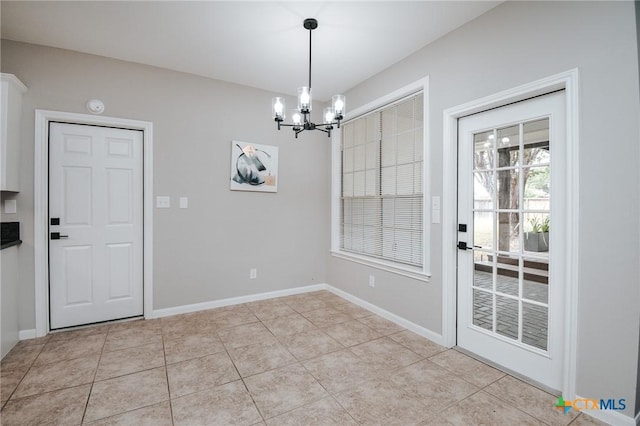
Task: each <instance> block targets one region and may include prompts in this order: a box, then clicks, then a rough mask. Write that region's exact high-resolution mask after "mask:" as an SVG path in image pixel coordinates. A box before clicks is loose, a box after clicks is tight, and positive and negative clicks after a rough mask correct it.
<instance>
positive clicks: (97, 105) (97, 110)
mask: <svg viewBox="0 0 640 426" xmlns="http://www.w3.org/2000/svg"><path fill="white" fill-rule="evenodd" d="M87 109H88V110H89V112H90V113H92V114H102V113H103V112H104V103H103V102H102V101H101V100H100V99H91V100H90V101H89V102H87Z"/></svg>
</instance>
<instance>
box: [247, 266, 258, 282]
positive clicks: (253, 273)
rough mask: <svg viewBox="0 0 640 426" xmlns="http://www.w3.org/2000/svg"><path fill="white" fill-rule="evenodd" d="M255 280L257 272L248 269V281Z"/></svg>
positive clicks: (253, 269)
mask: <svg viewBox="0 0 640 426" xmlns="http://www.w3.org/2000/svg"><path fill="white" fill-rule="evenodd" d="M256 278H258V270H257V269H256V268H251V269H249V279H250V280H255V279H256Z"/></svg>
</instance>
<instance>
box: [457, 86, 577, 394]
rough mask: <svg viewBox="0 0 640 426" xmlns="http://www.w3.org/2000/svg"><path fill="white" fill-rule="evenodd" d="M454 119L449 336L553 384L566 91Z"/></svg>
mask: <svg viewBox="0 0 640 426" xmlns="http://www.w3.org/2000/svg"><path fill="white" fill-rule="evenodd" d="M458 125H459V129H458V143H459V146H458V309H457V312H458V329H457V344H458V346H459V347H461V348H464V349H466V350H468V351H470V352H473V353H475V354H477V355H479V356H480V357H483V358H485V359H488V360H490V361H492V362H495V363H496V364H498V365H501V366H503V367H505V368H507V369H508V370H511V371H513V372H515V373H518V374H521V375H523V376H526V377H528V378H530V379H532V380H534V381H537V382H539V383H541V384H543V385H545V386H547V387H549V388H552V389H556V390H560V389H562V376H563V371H562V370H563V346H564V345H563V339H564V324H563V307H564V297H563V296H564V292H565V289H564V285H565V283H563V281H562V277H564V276H565V275H564V265H565V262H564V253H565V242H564V241H563V240H562V239H561V238H560V235H561V232H559V231H560V230H562V229H563V228H564V227H565V226H566V224H565V223H564V217H565V215H564V209H565V208H566V207H565V201H564V200H565V198H566V189H565V188H566V179H565V177H564V167H563V164H565V162H566V154H565V135H566V118H565V94H564V91H560V92H556V93H552V94H549V95H545V96H541V97H537V98H533V99H529V100H525V101H522V102H518V103H515V104H512V105H509V106H505V107H501V108H497V109H493V110H490V111H487V112H483V113H479V114H475V115H472V116H469V117H465V118H461V119H460V120H459V122H458Z"/></svg>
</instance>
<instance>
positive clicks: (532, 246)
mask: <svg viewBox="0 0 640 426" xmlns="http://www.w3.org/2000/svg"><path fill="white" fill-rule="evenodd" d="M524 219H525V225H524V236H523V237H524V251H526V252H531V253H540V255H542V256H545V257H547V256H548V253H549V236H550V231H551V227H550V226H549V225H550V218H549V213H525V215H524Z"/></svg>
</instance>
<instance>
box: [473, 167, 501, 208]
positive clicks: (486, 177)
mask: <svg viewBox="0 0 640 426" xmlns="http://www.w3.org/2000/svg"><path fill="white" fill-rule="evenodd" d="M493 177H494V174H493V172H477V173H474V174H473V208H475V209H478V210H491V209H493V208H494V206H493V200H494V199H495V194H496V190H495V188H496V185H495V181H494V178H493Z"/></svg>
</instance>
